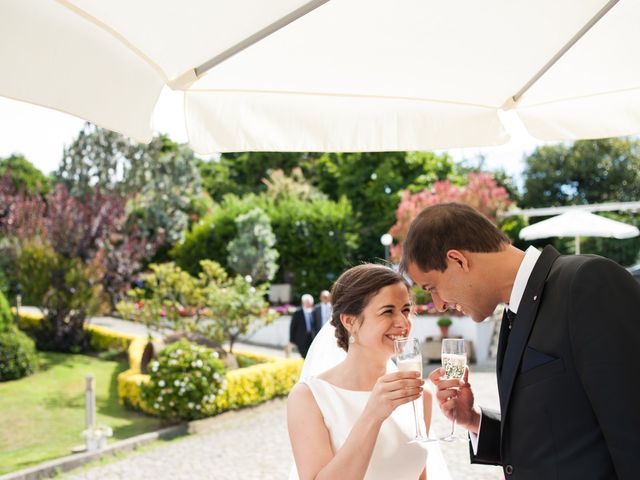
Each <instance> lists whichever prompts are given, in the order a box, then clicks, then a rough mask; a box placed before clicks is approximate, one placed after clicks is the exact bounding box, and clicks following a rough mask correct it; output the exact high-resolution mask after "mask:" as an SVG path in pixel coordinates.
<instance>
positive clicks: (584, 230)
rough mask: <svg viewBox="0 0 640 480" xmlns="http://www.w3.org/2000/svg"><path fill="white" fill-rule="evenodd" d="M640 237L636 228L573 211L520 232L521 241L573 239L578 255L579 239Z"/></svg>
mask: <svg viewBox="0 0 640 480" xmlns="http://www.w3.org/2000/svg"><path fill="white" fill-rule="evenodd" d="M638 235H640V231H639V230H638V228H637V227H635V226H633V225H629V224H627V223H622V222H617V221H615V220H611V219H609V218H605V217H601V216H600V215H595V214H593V213H591V212H587V211H585V210H574V211H569V212H566V213H563V214H561V215H558V216H555V217H551V218H549V219H547V220H542V221H541V222H538V223H534V224H533V225H530V226H528V227H525V228H523V229H522V230H520V238H521V239H523V240H537V239H539V238H548V237H575V252H576V254H580V237H609V238H618V239H623V238H632V237H637V236H638Z"/></svg>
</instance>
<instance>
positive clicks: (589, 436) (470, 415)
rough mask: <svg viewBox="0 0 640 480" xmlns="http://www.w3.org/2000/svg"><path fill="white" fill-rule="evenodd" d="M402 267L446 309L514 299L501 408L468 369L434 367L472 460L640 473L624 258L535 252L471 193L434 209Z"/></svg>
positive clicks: (636, 355)
mask: <svg viewBox="0 0 640 480" xmlns="http://www.w3.org/2000/svg"><path fill="white" fill-rule="evenodd" d="M401 268H402V269H403V270H404V271H405V272H407V273H408V274H409V275H410V276H411V278H412V279H413V280H414V281H415V282H416V283H417V284H418V285H419V286H420V287H422V288H423V289H424V290H426V291H429V292H431V295H432V297H433V302H434V303H435V305H436V307H437V308H438V310H440V311H445V310H446V309H447V308H449V307H452V308H457V309H458V310H461V311H463V312H464V313H465V314H466V315H468V316H469V317H471V318H472V319H473V320H474V321H476V322H481V321H483V320H484V319H485V318H486V317H488V316H489V315H491V313H492V312H493V311H494V309H495V308H496V306H497V305H498V304H499V303H502V302H504V303H506V304H508V311H507V310H505V315H504V319H503V322H502V327H501V332H500V341H499V345H498V358H497V375H498V388H499V394H500V411H501V413H498V412H494V411H490V410H487V409H483V408H479V407H478V406H476V405H475V404H474V399H473V392H472V390H471V386H470V385H469V383H468V382H467V381H466V380H467V375H468V372H467V375H465V379H464V380H463V381H460V380H444V379H442V378H441V376H442V375H443V372H442V370H441V369H438V370H435V371H434V372H432V373H431V375H430V376H429V378H430V379H431V380H432V381H433V383H434V384H435V385H436V388H437V398H438V402H439V403H440V407H441V409H442V411H443V413H444V414H445V415H446V416H447V417H448V418H455V419H456V421H457V422H458V423H459V424H460V425H462V426H464V427H466V428H467V429H468V430H469V432H470V437H471V445H470V450H471V461H472V463H485V464H499V465H502V466H503V469H504V473H505V476H506V479H507V480H510V479H527V480H528V479H531V480H542V479H551V478H554V479H555V478H562V479H565V478H584V479H587V478H588V479H612V478H620V479H637V478H640V449H639V448H638V447H639V446H640V384H639V380H640V285H638V283H637V282H636V281H634V279H633V278H632V277H631V275H629V273H628V272H627V271H626V270H625V269H623V268H621V267H620V266H618V265H617V264H616V263H614V262H612V261H610V260H607V259H605V258H602V257H597V256H593V255H581V256H575V255H571V256H561V255H560V254H559V253H558V252H557V251H556V250H555V249H554V248H553V247H551V246H547V247H546V248H545V249H544V250H543V251H542V252H540V251H538V250H537V249H535V248H533V247H529V249H527V251H526V252H523V251H522V250H519V249H517V248H515V247H513V246H512V245H511V244H510V242H509V239H508V238H507V237H506V236H505V235H504V233H503V232H501V231H500V230H499V229H498V228H496V227H495V225H493V224H492V223H491V222H490V221H489V220H488V219H487V218H486V217H484V216H483V215H481V214H480V213H478V212H476V211H475V210H473V209H472V208H471V207H468V206H466V205H462V204H456V203H449V204H440V205H434V206H431V207H428V208H426V209H424V210H423V211H422V212H421V213H420V214H419V215H418V217H417V218H416V219H415V220H414V221H413V223H412V224H411V227H410V229H409V233H408V235H407V238H406V240H405V242H404V245H403V257H402V262H401Z"/></svg>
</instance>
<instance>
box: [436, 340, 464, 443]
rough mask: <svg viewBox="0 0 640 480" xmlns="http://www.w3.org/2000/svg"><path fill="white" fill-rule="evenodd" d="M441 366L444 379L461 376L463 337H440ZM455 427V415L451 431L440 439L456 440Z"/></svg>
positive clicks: (462, 368)
mask: <svg viewBox="0 0 640 480" xmlns="http://www.w3.org/2000/svg"><path fill="white" fill-rule="evenodd" d="M442 366H443V368H444V377H443V379H444V380H452V379H454V378H462V377H463V376H464V371H465V368H466V366H467V354H466V351H465V348H464V339H462V338H443V339H442ZM455 428H456V419H455V416H454V418H453V420H452V422H451V433H450V434H449V435H447V436H445V437H442V438H441V439H440V440H443V441H445V442H452V441H454V440H458V438H457V437H456V436H455V435H454V433H455Z"/></svg>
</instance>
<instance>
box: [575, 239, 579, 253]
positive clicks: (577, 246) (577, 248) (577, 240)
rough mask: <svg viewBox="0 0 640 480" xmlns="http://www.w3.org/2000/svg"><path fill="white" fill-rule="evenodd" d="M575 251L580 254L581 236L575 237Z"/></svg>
mask: <svg viewBox="0 0 640 480" xmlns="http://www.w3.org/2000/svg"><path fill="white" fill-rule="evenodd" d="M575 251H576V255H580V237H578V236H576V239H575Z"/></svg>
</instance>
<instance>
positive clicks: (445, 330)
mask: <svg viewBox="0 0 640 480" xmlns="http://www.w3.org/2000/svg"><path fill="white" fill-rule="evenodd" d="M437 323H438V326H439V327H440V335H441V336H442V338H445V337H448V336H449V327H450V326H451V324H452V323H453V322H452V320H451V318H449V317H440V318H439V319H438V322H437Z"/></svg>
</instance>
